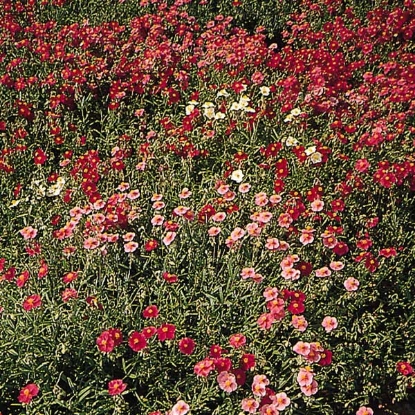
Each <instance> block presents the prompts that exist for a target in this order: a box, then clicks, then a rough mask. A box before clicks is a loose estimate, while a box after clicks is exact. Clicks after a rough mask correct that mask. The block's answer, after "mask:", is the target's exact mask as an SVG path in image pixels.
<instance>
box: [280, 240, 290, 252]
mask: <svg viewBox="0 0 415 415" xmlns="http://www.w3.org/2000/svg"><path fill="white" fill-rule="evenodd" d="M289 249H290V244H289V243H288V242H286V241H280V246H279V247H278V251H288V250H289Z"/></svg>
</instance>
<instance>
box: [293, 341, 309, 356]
mask: <svg viewBox="0 0 415 415" xmlns="http://www.w3.org/2000/svg"><path fill="white" fill-rule="evenodd" d="M293 350H294V351H295V352H296V353H297V354H299V355H301V356H307V355H308V354H309V353H310V350H311V345H310V343H307V342H303V341H301V340H300V341H298V342H297V343H296V344H295V345H294V347H293Z"/></svg>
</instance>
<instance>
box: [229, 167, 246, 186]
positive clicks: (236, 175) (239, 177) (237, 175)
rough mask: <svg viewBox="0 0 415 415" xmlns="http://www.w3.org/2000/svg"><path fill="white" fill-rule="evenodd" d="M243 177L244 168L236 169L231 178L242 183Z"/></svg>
mask: <svg viewBox="0 0 415 415" xmlns="http://www.w3.org/2000/svg"><path fill="white" fill-rule="evenodd" d="M243 178H244V174H243V173H242V170H239V169H238V170H234V171H233V172H232V174H231V180H233V181H234V182H236V183H242V180H243Z"/></svg>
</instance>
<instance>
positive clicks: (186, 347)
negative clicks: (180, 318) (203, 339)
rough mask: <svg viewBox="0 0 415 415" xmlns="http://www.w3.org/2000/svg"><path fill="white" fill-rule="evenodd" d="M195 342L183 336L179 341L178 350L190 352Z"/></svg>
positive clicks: (184, 352) (185, 352)
mask: <svg viewBox="0 0 415 415" xmlns="http://www.w3.org/2000/svg"><path fill="white" fill-rule="evenodd" d="M195 346H196V343H195V341H194V340H193V339H191V338H190V337H184V338H183V339H181V340H180V341H179V350H180V352H181V353H183V354H189V355H190V354H192V353H193V351H194V349H195Z"/></svg>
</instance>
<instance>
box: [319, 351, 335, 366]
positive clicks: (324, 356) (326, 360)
mask: <svg viewBox="0 0 415 415" xmlns="http://www.w3.org/2000/svg"><path fill="white" fill-rule="evenodd" d="M332 358H333V352H332V351H331V350H323V351H322V352H320V360H319V361H318V364H319V365H320V366H328V365H330V364H331V361H332V360H333V359H332Z"/></svg>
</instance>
